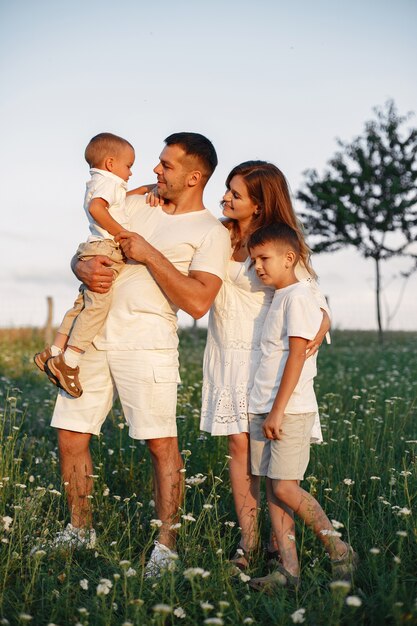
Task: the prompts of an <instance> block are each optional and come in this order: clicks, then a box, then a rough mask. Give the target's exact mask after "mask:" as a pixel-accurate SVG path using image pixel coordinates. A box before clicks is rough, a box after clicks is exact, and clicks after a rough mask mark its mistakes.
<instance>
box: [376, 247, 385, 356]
mask: <svg viewBox="0 0 417 626" xmlns="http://www.w3.org/2000/svg"><path fill="white" fill-rule="evenodd" d="M375 269H376V317H377V320H378V339H379V343H381V344H382V343H384V334H383V332H382V321H381V273H380V267H379V259H378V258H375Z"/></svg>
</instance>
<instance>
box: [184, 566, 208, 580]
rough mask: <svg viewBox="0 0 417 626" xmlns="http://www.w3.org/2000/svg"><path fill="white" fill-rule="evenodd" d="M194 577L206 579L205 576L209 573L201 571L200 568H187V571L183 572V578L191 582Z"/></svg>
mask: <svg viewBox="0 0 417 626" xmlns="http://www.w3.org/2000/svg"><path fill="white" fill-rule="evenodd" d="M196 576H201V578H207V576H210V572H208V571H207V570H205V569H203V568H202V567H189V568H188V569H186V570H184V578H187V579H188V580H192V579H193V578H195V577H196Z"/></svg>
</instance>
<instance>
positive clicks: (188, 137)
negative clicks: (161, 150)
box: [165, 133, 217, 181]
mask: <svg viewBox="0 0 417 626" xmlns="http://www.w3.org/2000/svg"><path fill="white" fill-rule="evenodd" d="M165 143H166V145H167V146H174V145H175V146H180V148H182V149H183V150H184V152H185V154H187V155H188V156H193V157H197V159H198V160H199V161H200V163H201V166H202V174H203V176H204V178H205V179H206V181H207V180H208V179H209V178H210V176H211V175H212V174H213V172H214V170H215V169H216V167H217V154H216V150H215V149H214V146H213V144H212V143H211V141H210V140H209V139H207V137H204V135H200V134H199V133H174V134H172V135H170V136H169V137H167V138H166V139H165Z"/></svg>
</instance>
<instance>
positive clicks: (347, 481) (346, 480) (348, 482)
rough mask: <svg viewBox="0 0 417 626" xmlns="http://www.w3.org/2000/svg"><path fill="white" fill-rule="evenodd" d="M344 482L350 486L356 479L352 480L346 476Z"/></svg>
mask: <svg viewBox="0 0 417 626" xmlns="http://www.w3.org/2000/svg"><path fill="white" fill-rule="evenodd" d="M343 482H344V483H345V485H348V486H349V487H350V486H351V485H354V484H355V481H354V480H352V479H351V478H344V479H343Z"/></svg>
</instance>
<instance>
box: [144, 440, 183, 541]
mask: <svg viewBox="0 0 417 626" xmlns="http://www.w3.org/2000/svg"><path fill="white" fill-rule="evenodd" d="M147 444H148V448H149V452H150V454H151V458H152V464H153V471H154V485H155V505H156V513H157V515H158V519H160V520H161V522H162V526H161V528H160V530H159V536H158V541H159V542H160V543H162V544H163V545H165V546H166V547H167V548H175V542H176V531H175V530H173V529H172V528H171V526H172V524H175V523H176V522H177V521H178V518H179V507H180V506H181V504H182V499H183V494H184V481H183V476H182V473H181V472H180V470H181V469H182V468H183V462H182V458H181V455H180V453H179V450H178V439H177V437H162V438H161V439H148V440H147Z"/></svg>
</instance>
